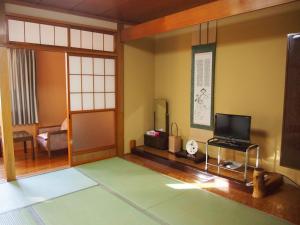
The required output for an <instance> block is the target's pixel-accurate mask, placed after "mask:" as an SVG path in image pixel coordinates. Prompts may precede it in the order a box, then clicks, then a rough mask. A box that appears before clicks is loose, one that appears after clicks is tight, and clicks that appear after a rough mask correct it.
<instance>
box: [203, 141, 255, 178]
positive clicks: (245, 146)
mask: <svg viewBox="0 0 300 225" xmlns="http://www.w3.org/2000/svg"><path fill="white" fill-rule="evenodd" d="M209 145H211V146H215V147H218V163H217V164H212V163H209V162H208V146H209ZM221 148H224V149H231V150H234V151H239V152H243V153H244V155H245V162H244V172H243V174H244V181H245V182H247V171H248V167H250V165H249V164H248V158H249V151H250V150H252V149H253V150H256V163H255V168H258V166H259V145H257V144H251V143H239V144H234V143H232V142H228V141H226V140H222V139H218V138H211V139H209V140H208V141H207V142H206V161H205V170H206V171H207V170H208V166H215V167H217V168H218V173H219V172H220V168H222V169H225V170H230V171H233V172H238V173H240V172H239V171H237V170H233V169H228V168H226V167H224V166H221V165H220V163H221V154H220V153H221ZM251 167H253V166H251Z"/></svg>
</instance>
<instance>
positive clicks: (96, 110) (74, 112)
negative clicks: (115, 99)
mask: <svg viewBox="0 0 300 225" xmlns="http://www.w3.org/2000/svg"><path fill="white" fill-rule="evenodd" d="M93 93H98V92H93ZM105 93H107V92H103V94H105ZM115 111H116V109H95V110H93V109H92V110H80V111H70V114H71V115H73V114H82V113H94V112H115Z"/></svg>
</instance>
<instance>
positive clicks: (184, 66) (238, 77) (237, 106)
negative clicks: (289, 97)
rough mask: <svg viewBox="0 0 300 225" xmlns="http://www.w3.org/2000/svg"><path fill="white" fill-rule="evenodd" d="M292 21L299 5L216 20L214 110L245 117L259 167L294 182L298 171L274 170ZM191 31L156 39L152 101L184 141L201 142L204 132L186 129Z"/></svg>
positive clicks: (299, 17) (299, 15)
mask: <svg viewBox="0 0 300 225" xmlns="http://www.w3.org/2000/svg"><path fill="white" fill-rule="evenodd" d="M298 21H300V4H299V2H297V3H295V4H290V5H285V6H282V7H275V8H271V9H267V10H262V11H259V12H254V13H249V14H245V15H241V16H235V17H231V18H228V19H224V20H221V21H218V30H217V31H218V33H217V55H216V74H215V78H216V79H215V112H223V113H232V114H245V115H251V116H252V130H253V132H252V137H251V138H252V141H253V142H256V143H258V144H260V145H261V151H262V165H263V167H265V168H266V169H268V170H271V171H278V172H282V173H284V174H286V175H288V176H289V177H291V178H292V179H293V180H296V181H297V182H298V183H300V171H297V170H293V169H287V168H283V167H280V166H279V156H280V145H281V128H282V113H283V98H284V78H285V61H286V35H287V34H288V33H292V32H299V31H300V23H299V22H298ZM193 30H194V28H186V29H184V30H180V31H176V32H172V33H168V34H164V35H161V36H159V37H157V39H156V43H155V73H154V74H155V75H154V76H155V85H154V86H155V97H156V98H161V97H162V98H167V99H168V101H169V105H170V122H172V121H176V122H177V123H178V125H179V126H180V133H181V135H182V136H183V137H184V139H185V140H186V139H187V138H189V137H193V138H196V139H199V140H203V139H205V138H203V136H206V134H207V132H205V131H204V130H196V129H190V116H189V115H190V79H191V45H192V32H193ZM210 135H211V134H210ZM236 157H239V156H236Z"/></svg>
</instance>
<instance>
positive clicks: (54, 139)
mask: <svg viewBox="0 0 300 225" xmlns="http://www.w3.org/2000/svg"><path fill="white" fill-rule="evenodd" d="M47 144H48V148H49V149H50V150H57V149H64V148H68V138H67V131H66V130H59V131H52V132H49V133H48V142H47Z"/></svg>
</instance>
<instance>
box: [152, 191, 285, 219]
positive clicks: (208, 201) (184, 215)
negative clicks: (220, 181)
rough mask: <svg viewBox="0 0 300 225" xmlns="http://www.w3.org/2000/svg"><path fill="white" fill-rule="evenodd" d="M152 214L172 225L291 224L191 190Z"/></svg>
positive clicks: (204, 192) (153, 209)
mask: <svg viewBox="0 0 300 225" xmlns="http://www.w3.org/2000/svg"><path fill="white" fill-rule="evenodd" d="M149 211H150V212H151V213H152V214H154V215H156V216H157V217H160V218H161V219H162V220H165V221H168V223H169V224H172V225H183V224H185V225H186V224H189V225H216V224H222V225H254V224H255V225H287V224H290V223H288V222H287V221H284V220H281V219H279V218H276V217H274V216H271V215H268V214H266V213H264V212H261V211H258V210H256V209H253V208H249V207H247V206H245V205H242V204H240V203H237V202H234V201H231V200H228V199H225V198H223V197H221V196H217V195H215V194H212V193H209V192H206V191H202V190H189V191H188V192H185V193H184V194H182V195H180V196H176V197H175V198H173V199H170V200H169V201H166V202H163V203H161V204H159V205H157V206H155V207H153V208H151V209H149Z"/></svg>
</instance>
